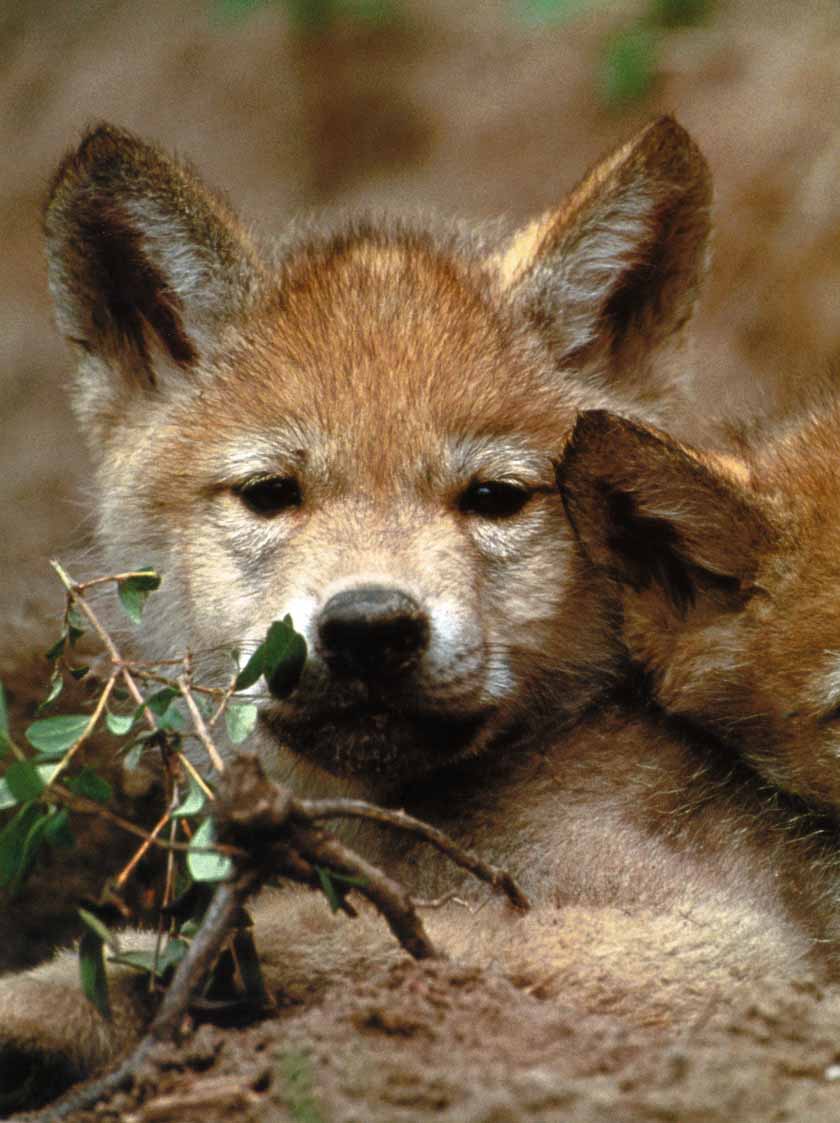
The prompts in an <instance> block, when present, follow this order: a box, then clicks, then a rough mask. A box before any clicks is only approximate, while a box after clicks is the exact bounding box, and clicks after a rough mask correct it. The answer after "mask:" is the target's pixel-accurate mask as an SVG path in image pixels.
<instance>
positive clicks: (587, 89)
mask: <svg viewBox="0 0 840 1123" xmlns="http://www.w3.org/2000/svg"><path fill="white" fill-rule="evenodd" d="M643 7H644V5H643V4H641V3H631V2H629V0H628V2H626V3H610V4H606V3H605V4H603V5H595V4H593V5H590V6H588V7H586V6H582V9H581V11H580V13H579V14H578V15H577V16H576V17H575V18H574V19H568V20H565V21H554V22H548V23H545V22H542V23H540V22H536V21H534V20H529V19H527V18H525V17H524V15H523V12H525V11H526V9H527V5H526V4H525V3H524V2H523V3H522V4H517V2H516V0H487V2H481V3H480V2H479V0H464V2H463V3H460V4H452V3H447V2H444V0H413V2H406V3H404V4H398V5H396V6H395V8H396V11H397V17H396V18H394V19H393V20H390V21H388V22H386V23H384V24H380V25H371V24H365V23H352V22H350V23H345V24H343V25H341V26H339V27H337V28H336V29H335V30H334V31H333V32H332V33H331V34H330V35H329V36H326V37H316V36H303V35H301V34H295V33H294V32H293V30H292V29H291V28H290V26H289V22H288V19H287V16H286V8H285V7H284V6H283V5H281V4H277V5H272V4H266V5H264V6H262V7H258V8H256V9H255V10H254V11H253V12H252V13H251V14H250V15H247V17H241V18H239V19H232V18H231V17H230V16H226V15H224V14H223V13H222V10H221V8H220V7H214V5H213V4H212V3H211V2H210V0H184V2H183V3H180V4H177V5H173V4H168V3H165V2H163V0H160V2H157V0H149V2H146V3H142V4H137V3H129V2H127V0H86V2H84V3H72V4H71V3H64V4H56V3H53V2H50V0H28V2H27V3H24V4H12V3H11V2H10V0H5V2H4V3H2V4H0V44H2V48H3V49H2V53H0V91H2V96H0V146H2V151H4V152H5V153H6V158H5V160H4V161H3V162H2V164H1V165H0V245H2V247H3V268H2V270H0V379H2V396H0V418H2V433H3V441H2V442H0V525H2V526H3V528H4V533H3V535H2V541H0V577H2V581H0V620H2V621H3V624H4V629H3V632H4V634H3V640H2V643H0V678H2V679H3V680H4V681H6V682H7V684H8V685H9V687H10V690H11V694H12V701H13V705H14V706H15V708H16V712H18V713H20V712H22V711H24V710H25V709H26V707H27V705H28V701H27V700H28V698H29V697H30V696H31V680H32V675H33V671H32V667H33V665H34V662H35V660H34V657H33V652H34V651H37V650H39V646H38V645H39V644H40V643H41V641H42V638H43V637H44V636H45V635H47V634H49V627H50V626H49V623H47V624H46V625H45V624H44V621H45V619H48V616H49V613H50V612H52V613H55V611H56V610H57V609H58V607H59V603H60V597H59V595H58V593H57V592H56V590H55V589H54V586H53V582H52V579H51V577H50V571H49V568H48V566H47V562H46V559H47V558H48V557H49V556H50V555H52V554H55V553H58V554H60V555H62V556H66V555H67V554H68V552H70V551H75V549H77V548H78V544H79V542H80V541H81V542H83V541H84V535H85V533H86V532H85V522H84V520H85V510H86V508H85V504H84V499H83V496H84V491H85V481H86V477H87V472H88V463H87V459H86V453H85V450H84V447H83V444H82V442H81V441H80V439H79V438H78V437H77V435H76V433H75V429H74V427H73V422H72V419H71V416H70V412H69V408H68V406H67V402H66V397H65V394H64V385H65V383H66V382H67V379H68V377H69V370H70V367H69V361H68V358H67V356H66V354H65V353H64V350H63V348H62V346H61V344H60V341H59V340H58V339H57V337H56V335H55V333H54V331H53V329H52V326H51V319H50V310H49V303H48V295H47V291H46V280H45V269H44V265H43V260H42V253H41V248H40V239H39V232H38V223H39V207H40V201H41V199H42V197H43V194H44V190H45V186H46V183H47V182H48V179H49V175H50V173H51V170H52V168H53V167H54V165H55V163H56V162H57V159H58V157H59V155H60V154H61V153H62V151H63V150H64V149H65V148H66V147H67V146H69V145H71V144H72V143H74V141H75V140H76V138H77V137H78V135H79V131H80V129H81V128H82V127H83V126H84V125H85V124H87V123H89V122H91V121H93V120H96V119H99V118H102V117H105V118H108V119H111V120H113V121H116V122H118V123H120V124H123V125H126V126H129V127H131V128H134V129H136V130H137V131H139V132H141V133H143V134H145V135H148V136H152V137H155V138H157V139H158V140H160V141H161V142H163V143H164V144H165V145H167V146H169V147H173V148H176V149H178V150H179V151H181V152H182V153H184V154H186V155H189V156H190V157H191V158H192V159H193V160H194V162H195V163H196V164H197V165H198V167H199V168H200V169H201V171H202V172H203V173H204V175H205V176H206V177H207V178H208V179H209V180H210V181H211V182H212V183H215V184H217V185H219V186H222V187H224V188H225V189H226V190H227V191H228V192H229V194H230V196H231V198H232V199H233V200H234V202H235V203H236V204H237V206H238V207H239V208H240V209H241V211H242V212H243V213H244V214H245V216H246V217H247V218H248V219H249V220H250V221H253V223H254V224H255V226H258V227H260V226H261V227H263V228H272V227H273V228H275V229H281V228H282V226H283V224H284V223H285V222H286V221H288V220H289V218H290V217H291V216H293V215H294V214H296V213H299V212H300V211H301V210H308V209H310V208H314V207H327V208H331V209H332V208H345V207H347V208H359V207H364V208H366V209H367V208H373V209H377V208H381V207H387V208H389V209H391V210H405V209H409V210H416V209H436V210H442V211H445V212H449V213H457V214H461V215H463V216H464V217H465V218H472V219H476V218H478V219H481V218H487V217H492V216H495V215H497V214H505V215H508V216H511V217H513V218H520V219H524V218H525V217H526V216H529V215H531V214H533V213H534V212H537V211H539V210H540V209H541V208H543V207H545V206H548V205H551V204H552V203H554V202H556V201H557V200H558V199H559V198H561V197H562V195H563V193H564V192H565V191H566V190H567V189H568V188H569V187H570V186H571V185H572V184H573V183H574V181H575V180H576V179H577V178H578V177H579V176H580V174H581V173H582V172H583V170H584V168H585V167H586V166H587V164H588V163H589V162H590V161H591V160H593V159H594V158H595V157H596V156H597V155H598V154H599V153H601V152H602V151H603V150H604V149H605V148H608V147H609V146H610V145H611V144H612V143H614V142H615V141H617V140H618V139H620V138H621V137H623V136H625V135H626V134H628V133H630V132H632V130H633V129H634V128H635V127H636V126H637V125H639V124H640V123H641V122H642V121H644V120H645V119H647V118H648V117H650V116H651V115H652V114H654V113H656V112H660V111H663V110H669V111H674V112H676V113H677V115H678V117H679V118H680V120H681V121H682V122H683V123H684V124H685V125H686V126H687V127H688V128H689V129H690V130H691V132H692V133H693V134H694V135H695V137H696V138H697V140H698V142H699V143H700V145H701V147H702V148H703V150H704V152H705V153H706V155H707V157H708V159H709V162H710V164H711V166H712V170H713V173H714V177H715V182H716V198H717V202H716V230H717V233H716V238H715V258H714V263H713V266H712V271H711V274H710V279H709V285H708V288H707V293H706V296H705V298H704V301H703V305H702V308H701V310H700V314H699V316H698V319H697V325H696V335H697V353H698V355H699V356H701V361H700V362H699V363H698V379H697V388H696V403H697V411H698V414H699V415H704V414H706V413H708V412H709V410H710V409H711V410H713V411H714V412H716V413H721V414H725V415H731V416H733V417H736V418H739V417H740V418H749V417H750V416H752V415H753V414H755V413H756V412H759V413H766V412H769V413H773V412H776V411H778V410H782V409H786V408H789V407H790V405H791V404H792V403H793V402H794V401H796V400H797V399H798V398H799V396H800V395H801V394H803V393H804V394H805V395H807V393H808V388H809V386H811V385H812V384H813V381H814V380H815V379H816V378H818V377H819V378H821V377H824V376H825V372H827V371H830V370H831V368H832V364H834V363H835V361H836V359H837V357H838V355H840V300H838V299H837V294H838V283H840V193H838V192H837V190H836V183H837V181H838V178H840V118H838V114H837V109H836V107H837V106H838V105H840V10H839V9H838V8H837V5H836V3H834V2H833V0H825V2H824V3H823V2H820V0H808V2H805V3H800V4H798V5H796V6H792V5H790V4H788V3H782V2H781V0H778V2H776V0H732V2H729V3H727V2H725V0H720V2H719V4H718V5H717V7H716V9H715V12H714V15H713V18H711V19H710V20H709V21H707V22H706V23H705V24H701V25H699V26H697V27H692V28H683V29H675V30H672V31H669V32H668V33H667V34H666V35H664V37H663V41H662V43H661V45H660V66H659V76H658V78H657V81H656V82H655V84H654V87H653V89H652V91H651V93H650V94H649V96H648V97H646V98H645V99H644V100H643V101H642V102H640V103H638V104H634V105H632V106H630V107H625V108H623V109H621V110H618V109H614V108H613V109H608V108H606V107H605V106H604V105H603V104H602V103H601V102H600V101H599V99H598V97H597V96H596V92H595V75H596V73H597V68H598V65H599V60H600V59H601V57H602V52H603V44H604V41H605V37H606V36H608V35H609V34H610V33H611V32H613V31H614V30H615V29H617V28H619V27H621V26H623V25H625V24H626V23H627V21H629V20H630V19H631V18H632V17H633V16H634V14H635V13H637V12H639V11H641V10H642V8H643ZM62 880H66V878H65V875H64V874H63V873H62V871H61V870H60V869H59V870H58V871H54V873H53V875H52V881H50V882H48V890H47V892H46V896H47V897H49V900H50V909H51V911H48V912H47V913H44V912H43V911H42V912H40V913H39V912H38V907H39V906H38V902H37V900H36V899H35V897H36V896H37V894H38V892H39V891H40V892H41V896H42V898H43V897H44V895H45V892H44V886H43V885H41V886H40V889H39V886H38V885H36V886H35V887H34V888H33V890H32V891H31V892H29V893H28V894H27V895H26V896H25V897H24V898H22V899H19V900H17V901H15V902H12V903H11V904H10V905H8V906H5V909H4V911H5V916H4V918H3V921H2V922H0V944H2V949H3V951H2V956H0V962H2V965H3V966H6V967H11V966H13V965H14V964H15V963H16V962H23V961H25V960H27V959H28V958H29V957H30V956H31V954H32V949H31V946H30V947H27V944H30V943H31V941H30V937H29V933H31V932H32V931H33V928H36V927H39V926H40V928H41V929H42V932H41V936H42V937H43V935H44V932H43V929H44V928H45V927H47V925H49V933H51V934H53V935H54V937H55V938H56V939H60V938H63V936H64V935H65V933H66V931H67V930H68V928H67V924H66V922H62V920H61V915H62V908H63V907H64V905H65V904H66V900H67V897H66V895H65V896H64V897H63V898H62V897H61V894H60V893H58V885H59V882H61V881H62ZM66 888H67V887H66V886H65V889H66ZM39 946H40V945H39ZM666 969H667V965H664V966H663V970H666ZM232 1113H234V1114H235V1115H236V1117H237V1118H241V1119H243V1120H260V1121H263V1120H266V1121H267V1120H287V1119H288V1120H295V1121H298V1123H349V1121H351V1120H352V1121H358V1123H368V1121H371V1123H375V1121H380V1120H381V1121H382V1123H401V1121H413V1120H424V1119H432V1118H435V1119H441V1120H444V1121H451V1123H455V1121H456V1120H457V1121H458V1123H462V1121H463V1123H507V1121H509V1120H510V1121H514V1120H520V1119H521V1120H535V1121H536V1120H539V1121H542V1123H551V1121H554V1120H557V1121H559V1120H563V1121H566V1120H571V1121H575V1123H589V1121H593V1123H594V1121H601V1120H604V1121H606V1120H610V1121H617V1120H620V1121H621V1123H634V1121H637V1120H638V1121H697V1123H700V1121H703V1123H706V1121H717V1120H720V1121H721V1123H723V1121H724V1120H725V1121H727V1123H730V1121H733V1120H738V1121H739V1123H748V1121H751V1120H755V1121H759V1120H761V1121H764V1120H768V1121H769V1120H778V1121H782V1120H790V1121H800V1120H806V1119H807V1120H813V1121H815V1123H822V1121H825V1123H828V1121H829V1120H830V1121H831V1123H834V1121H836V1120H837V1119H838V1118H840V1027H838V1026H836V1025H835V1024H833V1023H832V1020H831V1018H830V1016H829V1014H828V1012H827V1008H826V1007H825V1006H824V1004H823V1003H822V1002H821V996H820V993H819V991H818V990H817V989H816V988H815V987H813V986H811V985H808V984H807V983H802V984H797V985H796V986H793V985H788V984H784V983H781V982H779V983H776V982H774V981H772V980H768V985H767V992H766V994H765V995H763V996H762V999H761V1001H758V1002H751V1003H750V1004H748V1005H746V1006H744V1005H742V1006H740V1007H738V1008H734V1009H732V1010H722V1011H710V1014H709V1019H708V1021H707V1022H705V1023H704V1024H703V1025H702V1026H701V1027H696V1028H695V1029H694V1030H693V1031H692V1033H691V1035H690V1036H675V1035H672V1034H668V1033H665V1032H664V1031H661V1030H657V1029H655V1028H650V1027H633V1026H628V1025H626V1024H624V1023H622V1022H620V1021H618V1020H617V1019H614V1018H610V1016H609V1013H608V1012H605V1013H602V1014H600V1015H598V1016H597V1017H596V1016H594V1015H593V1016H592V1017H582V1016H581V1013H580V1011H579V1010H576V1009H575V1006H574V1002H573V1001H571V1000H570V1001H569V1003H568V1004H566V1003H565V1002H564V1001H562V999H561V1000H558V999H557V998H556V997H555V998H552V999H551V1000H548V999H544V998H540V997H539V995H538V994H537V993H533V992H530V991H528V990H523V989H521V988H517V987H515V986H514V985H513V984H512V983H511V982H510V981H509V980H507V979H506V978H504V977H503V976H502V975H501V974H500V973H495V972H494V971H492V970H489V969H486V970H477V969H474V968H472V967H471V966H470V965H463V964H455V965H452V964H444V965H442V964H432V965H417V964H412V963H409V962H405V963H402V964H400V965H398V966H396V967H390V968H385V967H383V968H382V969H381V970H380V971H379V972H374V973H372V974H371V976H370V977H369V978H367V979H365V980H364V981H363V982H347V981H343V980H341V979H338V980H336V983H335V987H334V988H333V990H332V991H331V992H330V994H329V995H327V996H326V997H321V998H319V999H318V1001H317V1002H313V1003H310V1004H308V1005H307V1004H304V1005H299V1006H292V1007H290V1008H288V1009H285V1010H284V1011H283V1012H282V1015H281V1016H280V1017H279V1018H278V1019H276V1020H270V1021H266V1022H264V1023H262V1024H260V1025H257V1026H253V1027H250V1028H248V1029H245V1030H230V1029H228V1030H221V1029H218V1028H215V1027H212V1026H204V1027H201V1028H200V1029H199V1030H197V1031H196V1033H195V1034H194V1035H191V1036H189V1037H188V1038H187V1040H186V1041H185V1043H184V1044H183V1045H182V1046H181V1047H179V1048H178V1049H175V1050H173V1049H171V1048H170V1049H167V1050H166V1051H165V1053H164V1055H163V1056H161V1057H159V1058H158V1059H156V1060H155V1061H154V1063H150V1064H149V1065H148V1066H147V1070H146V1071H145V1072H144V1074H143V1077H142V1079H141V1080H140V1081H139V1082H138V1085H137V1087H136V1088H135V1090H134V1091H133V1092H132V1093H130V1094H120V1095H118V1096H116V1097H114V1098H113V1099H112V1100H111V1101H110V1102H109V1103H106V1104H103V1105H101V1106H100V1108H98V1109H97V1110H96V1111H95V1112H93V1113H89V1114H87V1115H79V1116H77V1117H76V1118H77V1119H78V1120H81V1119H82V1118H84V1119H94V1118H95V1119H97V1120H110V1119H117V1118H119V1119H124V1120H136V1121H137V1123H140V1121H143V1123H152V1121H165V1120H172V1121H176V1120H177V1121H189V1120H192V1119H196V1120H198V1119H201V1120H202V1123H222V1121H226V1120H227V1119H229V1118H230V1116H231V1114H232Z"/></svg>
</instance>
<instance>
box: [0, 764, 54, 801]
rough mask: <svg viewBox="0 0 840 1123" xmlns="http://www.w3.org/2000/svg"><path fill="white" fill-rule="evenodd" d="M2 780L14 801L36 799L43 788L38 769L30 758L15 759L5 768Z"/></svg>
mask: <svg viewBox="0 0 840 1123" xmlns="http://www.w3.org/2000/svg"><path fill="white" fill-rule="evenodd" d="M3 780H4V782H5V784H6V787H7V788H8V790H9V793H10V794H11V795H12V796H14V800H15V803H26V802H28V801H29V800H30V799H37V798H38V796H39V795H40V794H41V792H42V791H43V790H44V788H45V786H46V785H45V784H44V781H43V780H42V779H41V777H40V775H39V773H38V769H37V768H36V766H35V765H34V764H33V763H32V761H30V760H16V761H15V762H14V764H10V765H9V767H8V768H7V769H6V772H5V775H4V776H3Z"/></svg>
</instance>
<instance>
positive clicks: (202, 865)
mask: <svg viewBox="0 0 840 1123" xmlns="http://www.w3.org/2000/svg"><path fill="white" fill-rule="evenodd" d="M215 839H216V831H215V827H214V824H213V820H212V819H205V820H204V822H203V823H202V824H201V826H200V827H199V828H198V830H197V831H196V832H195V834H194V835H193V836H192V839H191V841H190V848H189V850H188V851H187V866H188V868H189V871H190V873H191V874H192V876H193V878H194V879H195V880H196V881H224V880H225V879H226V878H228V877H230V876H231V874H232V873H233V862H232V861H231V860H230V858H228V856H227V855H226V854H217V853H216V852H214V851H212V850H207V847H210V846H212V845H213V843H214V841H215ZM200 851H204V852H203V853H201V852H200Z"/></svg>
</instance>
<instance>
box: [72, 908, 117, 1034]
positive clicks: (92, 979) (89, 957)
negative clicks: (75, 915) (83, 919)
mask: <svg viewBox="0 0 840 1123" xmlns="http://www.w3.org/2000/svg"><path fill="white" fill-rule="evenodd" d="M79 911H80V912H82V911H83V910H82V909H80V910H79ZM88 915H89V914H88ZM103 944H104V940H103V939H102V937H101V936H99V935H98V933H96V932H95V931H90V930H88V931H86V932H83V933H82V938H81V940H80V941H79V975H80V977H81V982H82V992H83V993H84V995H85V997H86V998H87V999H88V1000H89V1001H90V1002H92V1003H93V1005H94V1006H95V1007H96V1009H97V1010H98V1011H99V1013H100V1014H101V1015H102V1017H103V1018H105V1019H106V1020H108V1021H110V1018H111V1005H110V1003H109V1001H108V975H107V973H106V971H105V956H104V954H103V950H102V949H103Z"/></svg>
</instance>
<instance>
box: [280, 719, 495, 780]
mask: <svg viewBox="0 0 840 1123" xmlns="http://www.w3.org/2000/svg"><path fill="white" fill-rule="evenodd" d="M489 717H490V711H489V710H488V709H482V710H478V711H475V712H471V713H439V712H432V711H411V710H409V709H408V708H404V709H400V710H397V709H387V708H385V707H383V706H379V705H375V704H372V703H368V704H356V705H355V706H352V707H351V706H347V707H343V706H338V707H335V706H331V707H329V708H316V707H312V708H309V709H304V708H297V707H294V708H293V707H289V706H285V707H277V708H269V709H268V710H267V711H265V712H264V714H263V720H264V721H265V723H266V724H267V725H268V727H269V728H270V730H271V732H272V733H273V735H274V736H275V737H276V738H277V739H278V740H279V741H281V742H282V743H283V744H285V745H287V746H288V747H289V748H290V749H291V750H292V751H293V752H295V753H298V754H299V755H300V756H303V757H306V758H307V759H309V760H311V761H312V762H313V763H315V764H317V765H318V766H319V767H321V768H324V769H326V771H328V772H331V773H333V774H335V775H338V776H370V777H374V776H376V777H379V778H382V777H388V778H390V779H393V780H399V779H405V778H408V777H412V776H419V775H423V774H424V773H426V772H429V771H432V770H433V769H435V768H439V767H440V766H441V765H443V764H447V763H449V762H450V761H453V760H456V759H458V758H459V757H462V756H464V755H466V754H467V753H469V751H470V749H471V747H472V746H473V745H474V744H475V743H476V742H477V741H478V739H479V736H480V733H481V731H482V729H483V727H484V726H485V724H486V723H487V721H488V719H489Z"/></svg>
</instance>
